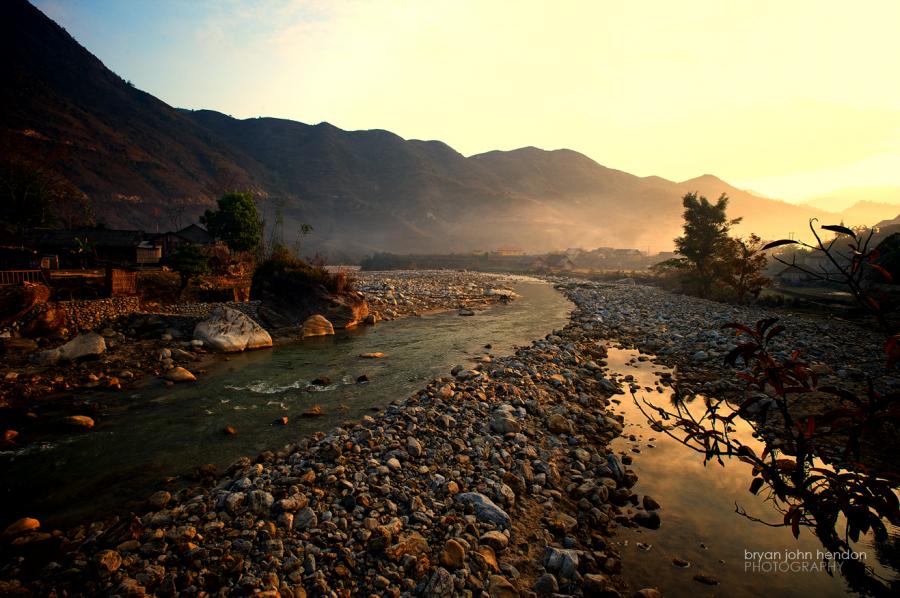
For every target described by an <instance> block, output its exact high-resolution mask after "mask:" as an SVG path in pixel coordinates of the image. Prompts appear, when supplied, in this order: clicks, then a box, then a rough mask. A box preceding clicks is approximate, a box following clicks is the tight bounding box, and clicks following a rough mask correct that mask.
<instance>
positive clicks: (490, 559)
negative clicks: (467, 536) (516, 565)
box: [472, 544, 500, 573]
mask: <svg viewBox="0 0 900 598" xmlns="http://www.w3.org/2000/svg"><path fill="white" fill-rule="evenodd" d="M472 556H473V557H474V560H475V562H476V563H478V567H479V568H480V569H481V570H482V571H487V572H489V573H500V564H499V563H498V562H497V555H496V554H494V549H493V548H491V547H490V546H488V545H486V544H485V545H483V546H479V547H478V548H476V549H475V552H474V553H473V554H472Z"/></svg>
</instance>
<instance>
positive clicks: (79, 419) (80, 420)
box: [63, 415, 94, 430]
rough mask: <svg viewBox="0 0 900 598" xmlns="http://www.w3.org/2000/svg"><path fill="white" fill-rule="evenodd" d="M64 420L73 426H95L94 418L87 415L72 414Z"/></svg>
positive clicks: (89, 427)
mask: <svg viewBox="0 0 900 598" xmlns="http://www.w3.org/2000/svg"><path fill="white" fill-rule="evenodd" d="M63 421H64V422H65V423H66V425H68V426H72V427H73V428H82V429H84V430H90V429H91V428H93V427H94V420H93V419H91V418H89V417H88V416H86V415H70V416H69V417H67V418H66V419H64V420H63Z"/></svg>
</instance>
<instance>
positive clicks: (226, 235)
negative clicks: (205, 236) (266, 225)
mask: <svg viewBox="0 0 900 598" xmlns="http://www.w3.org/2000/svg"><path fill="white" fill-rule="evenodd" d="M200 223H201V224H203V225H205V226H206V228H207V230H208V231H209V232H210V234H211V235H213V236H214V237H216V238H217V239H221V240H223V241H225V244H226V245H228V247H229V248H230V249H231V250H232V251H249V252H255V251H256V250H257V249H258V248H259V245H260V242H261V241H262V226H261V225H260V221H259V215H258V214H257V212H256V204H255V203H254V202H253V195H251V194H250V193H241V192H237V191H233V192H231V193H226V194H225V195H223V196H222V197H221V199H219V209H218V210H216V211H215V212H213V211H211V210H206V213H204V214H203V216H201V217H200Z"/></svg>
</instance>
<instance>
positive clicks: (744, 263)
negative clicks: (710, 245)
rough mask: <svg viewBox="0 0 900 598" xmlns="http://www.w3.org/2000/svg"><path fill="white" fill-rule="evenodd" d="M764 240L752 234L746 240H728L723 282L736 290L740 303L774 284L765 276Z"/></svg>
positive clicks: (739, 238)
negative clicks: (748, 296)
mask: <svg viewBox="0 0 900 598" xmlns="http://www.w3.org/2000/svg"><path fill="white" fill-rule="evenodd" d="M763 245H764V243H763V240H762V239H760V238H759V237H758V236H757V235H755V234H751V235H750V237H748V238H747V239H746V240H744V239H743V238H741V237H738V238H736V239H728V242H727V244H726V252H727V253H728V254H729V255H728V256H727V258H726V259H725V263H724V268H722V274H723V276H722V282H724V283H725V284H726V285H728V286H729V287H731V288H732V289H733V290H734V294H735V296H736V298H737V301H738V303H743V302H744V300H745V299H746V298H747V295H753V296H756V295H759V292H760V291H761V290H762V289H763V288H764V287H767V286H769V285H771V284H772V280H771V279H769V277H767V276H765V275H764V274H763V270H765V268H766V263H767V261H768V260H767V259H766V254H765V253H763Z"/></svg>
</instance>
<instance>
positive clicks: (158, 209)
mask: <svg viewBox="0 0 900 598" xmlns="http://www.w3.org/2000/svg"><path fill="white" fill-rule="evenodd" d="M0 32H2V42H0V43H2V50H3V52H4V61H3V64H2V66H0V76H2V77H3V81H4V85H3V86H0V109H2V116H0V123H2V132H3V135H4V138H5V140H6V145H5V147H6V149H5V150H4V151H24V152H26V153H28V154H31V155H33V156H35V157H36V158H38V159H40V158H42V157H43V156H47V155H50V154H53V153H54V152H55V151H57V150H59V149H60V148H63V149H64V150H65V153H64V156H63V159H62V160H60V161H59V163H58V164H56V165H55V168H56V169H57V170H58V171H59V172H60V173H62V174H63V175H65V176H66V177H67V178H68V179H69V180H70V181H71V182H73V183H74V184H75V185H76V186H78V187H79V188H80V189H82V190H83V191H85V192H86V193H87V194H88V195H89V196H90V197H91V198H92V199H93V201H94V204H95V206H96V211H97V213H98V216H100V217H101V218H102V219H103V220H105V221H106V222H107V223H108V224H110V225H111V226H120V227H140V228H144V229H147V230H155V229H156V228H161V229H168V228H171V227H173V226H175V225H176V224H177V223H176V222H175V221H176V220H181V223H182V224H186V223H187V222H188V221H190V220H192V219H193V218H195V217H196V216H197V215H198V214H199V213H201V212H202V211H203V209H205V208H206V207H207V206H209V205H211V204H212V202H213V200H214V198H215V197H217V196H218V195H219V194H220V193H221V192H222V191H223V190H225V189H227V188H235V187H237V188H250V189H252V190H254V191H255V192H257V193H258V194H259V195H260V196H261V197H264V199H263V200H262V201H261V206H262V208H263V212H264V214H265V215H266V218H267V220H268V221H269V222H272V221H273V220H274V214H275V212H276V210H277V209H278V210H280V211H281V212H282V213H283V216H284V236H285V237H286V239H287V240H291V239H292V238H293V237H295V236H296V234H297V231H298V230H299V224H300V223H309V224H312V225H313V227H314V229H315V230H314V233H313V234H312V235H310V237H309V238H308V239H306V240H305V241H304V242H305V243H306V244H307V248H306V249H307V250H308V251H312V250H313V249H325V250H327V251H328V252H329V254H330V255H332V256H336V255H355V256H361V255H363V254H365V253H369V252H371V251H376V250H380V251H392V252H398V253H405V252H450V251H458V252H464V251H471V250H473V249H482V250H488V249H493V248H496V247H499V246H509V245H513V246H518V247H521V248H523V249H525V250H528V251H547V250H550V249H557V248H565V247H574V246H582V247H586V248H591V247H597V246H617V247H637V248H640V249H648V248H649V249H652V250H661V249H668V248H670V247H671V245H672V243H671V239H673V238H674V237H675V236H676V235H678V234H679V233H680V227H681V211H682V208H681V196H682V195H683V194H684V193H686V192H688V191H699V192H700V193H701V194H704V195H706V196H708V197H710V199H715V198H717V197H718V196H719V195H720V194H721V193H722V192H726V193H728V195H729V196H731V197H732V204H731V206H732V207H731V210H730V213H731V215H732V216H743V217H744V219H745V220H744V224H743V225H742V227H741V229H740V232H749V231H751V230H752V231H755V232H757V233H759V234H761V235H762V236H764V237H768V238H775V237H781V236H784V235H786V234H787V233H788V232H791V231H802V230H805V226H806V222H807V220H808V218H809V217H811V216H825V218H826V219H827V220H835V221H836V220H837V217H836V216H833V215H828V214H825V213H822V212H817V211H814V210H811V209H810V208H808V207H797V206H793V205H790V204H786V203H784V202H779V201H775V200H769V199H765V198H760V197H757V196H755V195H752V194H749V193H746V192H744V191H741V190H738V189H735V188H733V187H731V186H730V185H728V184H727V183H725V182H724V181H721V180H719V179H718V178H716V177H714V176H712V175H704V176H702V177H698V178H696V179H691V180H690V181H685V182H682V183H675V182H672V181H668V180H666V179H663V178H660V177H643V178H642V177H636V176H633V175H631V174H628V173H626V172H622V171H619V170H614V169H610V168H607V167H604V166H602V165H600V164H597V163H596V162H594V161H593V160H591V159H590V158H588V157H587V156H584V155H583V154H579V153H578V152H574V151H571V150H556V151H544V150H541V149H537V148H533V147H527V148H522V149H517V150H513V151H493V152H487V153H484V154H479V155H476V156H472V157H469V158H466V157H465V156H463V155H461V154H460V153H458V152H456V151H455V150H453V149H452V148H451V147H449V146H447V145H446V144H444V143H441V142H439V141H419V140H404V139H402V138H401V137H398V136H397V135H395V134H393V133H390V132H388V131H382V130H370V131H343V130H341V129H338V128H336V127H334V126H332V125H330V124H328V123H321V124H318V125H307V124H303V123H299V122H295V121H290V120H284V119H277V118H256V119H247V120H238V119H234V118H231V117H229V116H227V115H224V114H221V113H218V112H213V111H209V110H198V111H187V110H178V109H174V108H172V107H170V106H168V105H167V104H165V103H164V102H162V101H160V100H158V99H156V98H154V97H153V96H151V95H149V94H147V93H145V92H142V91H140V90H137V89H135V88H133V87H132V86H131V85H129V84H128V83H127V82H125V81H123V80H122V79H121V78H120V77H118V76H117V75H116V74H114V73H112V72H111V71H109V70H108V69H106V68H105V67H104V66H103V64H102V63H101V62H100V61H99V60H97V58H95V57H94V56H92V55H91V54H90V53H89V52H88V51H87V50H85V49H84V48H82V47H81V46H80V45H79V44H78V43H77V42H76V41H75V40H74V39H72V37H71V36H69V35H68V34H67V33H66V32H65V31H64V30H63V29H62V28H60V27H59V26H57V25H56V24H55V23H53V22H52V21H51V20H50V19H48V18H47V17H45V16H44V15H43V14H42V13H41V12H40V11H38V10H37V9H35V8H34V7H32V6H31V5H29V4H28V3H27V2H25V1H24V0H5V1H4V2H2V3H0ZM182 211H183V212H184V215H183V217H181V218H179V215H180V214H181V212H182Z"/></svg>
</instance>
